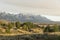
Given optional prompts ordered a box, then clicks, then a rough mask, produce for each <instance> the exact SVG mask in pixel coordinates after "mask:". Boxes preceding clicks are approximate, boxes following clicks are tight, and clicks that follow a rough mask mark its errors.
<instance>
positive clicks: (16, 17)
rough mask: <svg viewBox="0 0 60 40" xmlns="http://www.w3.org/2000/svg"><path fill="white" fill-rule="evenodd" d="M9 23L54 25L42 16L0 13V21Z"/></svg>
mask: <svg viewBox="0 0 60 40" xmlns="http://www.w3.org/2000/svg"><path fill="white" fill-rule="evenodd" d="M1 19H3V20H8V21H21V22H34V23H54V22H53V21H51V20H49V19H48V18H46V17H43V16H41V15H28V14H26V15H24V14H22V13H21V14H10V13H4V12H2V13H0V20H1Z"/></svg>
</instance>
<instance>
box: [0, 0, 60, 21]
mask: <svg viewBox="0 0 60 40" xmlns="http://www.w3.org/2000/svg"><path fill="white" fill-rule="evenodd" d="M4 11H5V12H9V13H13V14H17V13H24V14H28V13H29V14H34V15H43V16H45V17H47V18H49V19H51V20H53V21H60V0H0V12H4Z"/></svg>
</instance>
